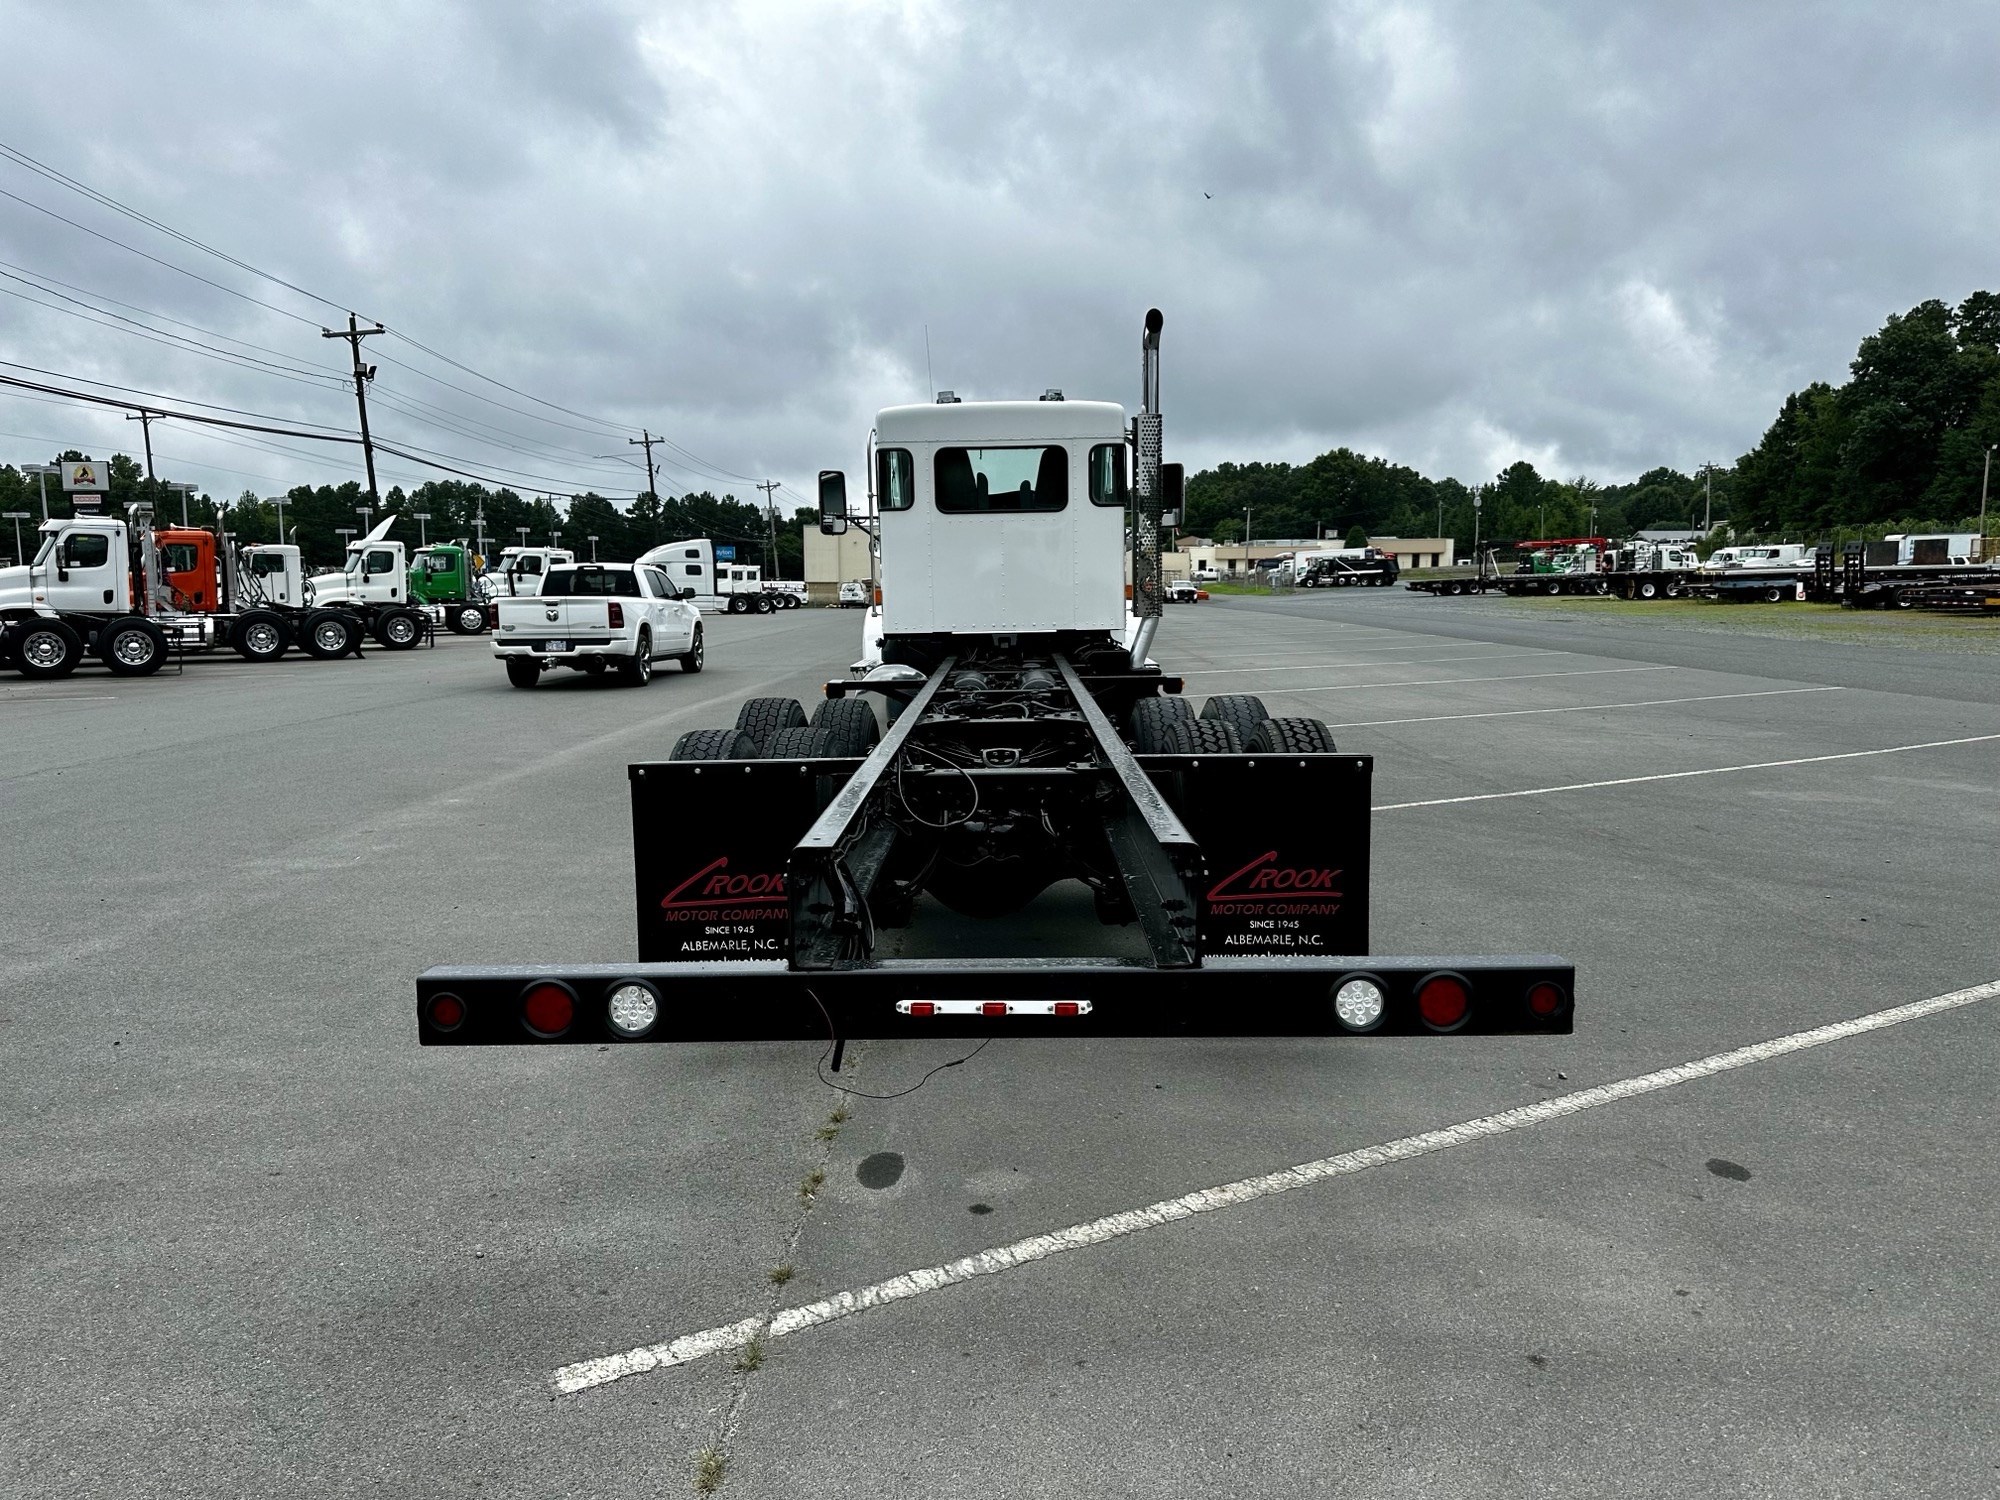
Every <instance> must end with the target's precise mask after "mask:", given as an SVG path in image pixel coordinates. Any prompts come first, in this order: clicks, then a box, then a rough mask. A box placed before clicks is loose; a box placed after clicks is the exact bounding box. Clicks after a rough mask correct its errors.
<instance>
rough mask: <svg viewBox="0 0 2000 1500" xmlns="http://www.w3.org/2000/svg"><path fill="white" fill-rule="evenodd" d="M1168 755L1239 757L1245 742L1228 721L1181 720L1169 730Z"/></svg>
mask: <svg viewBox="0 0 2000 1500" xmlns="http://www.w3.org/2000/svg"><path fill="white" fill-rule="evenodd" d="M1165 749H1166V753H1167V754H1168V755H1238V754H1241V753H1242V750H1243V740H1242V738H1241V736H1239V735H1238V734H1237V733H1236V726H1235V725H1234V724H1232V723H1230V722H1229V721H1228V720H1227V719H1180V720H1177V721H1175V722H1174V723H1172V724H1169V725H1168V726H1167V743H1166V746H1165Z"/></svg>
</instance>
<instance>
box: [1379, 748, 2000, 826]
mask: <svg viewBox="0 0 2000 1500" xmlns="http://www.w3.org/2000/svg"><path fill="white" fill-rule="evenodd" d="M1993 740H2000V734H1971V735H1967V736H1965V737H1964V738H1963V739H1956V740H1925V741H1923V742H1922V743H1921V744H1916V745H1884V746H1883V747H1882V748H1881V749H1879V750H1843V751H1841V752H1840V754H1838V755H1801V756H1799V757H1797V758H1796V759H1793V760H1759V761H1753V762H1751V763H1750V764H1749V765H1747V766H1710V767H1708V768H1707V769H1706V770H1702V771H1662V772H1660V773H1659V774H1658V775H1656V776H1620V777H1618V778H1617V779H1616V780H1615V781H1573V782H1571V783H1569V785H1567V786H1537V787H1529V788H1527V789H1526V790H1525V791H1519V792H1480V793H1478V794H1476V795H1474V796H1471V797H1432V798H1430V799H1429V800H1427V801H1424V802H1385V803H1383V804H1382V806H1380V807H1377V808H1373V809H1371V810H1372V811H1374V812H1401V811H1403V810H1404V809H1405V808H1411V807H1451V806H1454V805H1456V804H1458V803H1460V802H1498V801H1501V800H1502V799H1504V798H1507V797H1546V796H1549V795H1550V794H1552V793H1555V792H1591V791H1596V790H1597V789H1598V788H1600V787H1607V786H1637V785H1639V783H1641V782H1644V781H1685V780H1686V779H1687V778H1688V777H1690V776H1722V775H1726V774H1728V773H1729V772H1731V771H1770V770H1775V769H1776V768H1778V767H1780V766H1816V765H1821V764H1823V763H1825V762H1827V761H1830V760H1861V759H1863V758H1864V757H1866V756H1870V755H1901V754H1902V753H1903V752H1904V751H1906V750H1942V749H1943V748H1945V747H1946V746H1947V745H1984V744H1988V743H1990V742H1991V741H1993Z"/></svg>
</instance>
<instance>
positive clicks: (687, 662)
mask: <svg viewBox="0 0 2000 1500" xmlns="http://www.w3.org/2000/svg"><path fill="white" fill-rule="evenodd" d="M674 660H675V661H677V662H679V663H680V664H681V670H682V671H683V672H687V673H690V674H692V673H695V672H699V671H700V670H701V668H702V645H701V627H700V626H699V625H697V626H695V628H694V639H693V640H692V641H690V642H688V649H687V655H685V656H677V657H675V658H674Z"/></svg>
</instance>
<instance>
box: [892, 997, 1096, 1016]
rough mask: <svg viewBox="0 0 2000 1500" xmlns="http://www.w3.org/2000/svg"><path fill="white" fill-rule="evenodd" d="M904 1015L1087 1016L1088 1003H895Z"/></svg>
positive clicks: (972, 1001) (1059, 1001)
mask: <svg viewBox="0 0 2000 1500" xmlns="http://www.w3.org/2000/svg"><path fill="white" fill-rule="evenodd" d="M896 1010H897V1012H898V1013H899V1014H901V1015H906V1016H1061V1017H1064V1018H1065V1019H1067V1018H1070V1017H1075V1016H1087V1015H1089V1014H1090V1012H1091V1003H1090V1002H1089V1001H1088V1000H898V1001H897V1002H896Z"/></svg>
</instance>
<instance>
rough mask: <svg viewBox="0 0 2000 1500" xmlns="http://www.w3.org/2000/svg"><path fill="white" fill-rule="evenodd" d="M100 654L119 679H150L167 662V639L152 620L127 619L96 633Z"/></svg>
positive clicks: (126, 617) (137, 617)
mask: <svg viewBox="0 0 2000 1500" xmlns="http://www.w3.org/2000/svg"><path fill="white" fill-rule="evenodd" d="M97 654H98V655H99V656H101V657H102V658H103V659H104V665H105V666H107V667H109V668H111V670H112V671H113V672H114V673H116V674H117V675H118V676H120V677H150V676H152V675H153V673H155V672H157V671H159V670H160V666H161V663H163V662H165V661H166V659H167V638H166V635H165V634H164V633H163V632H162V631H161V629H160V627H159V626H157V625H155V624H154V623H153V622H152V621H151V620H143V619H141V618H140V617H139V616H137V615H126V616H125V617H124V618H123V619H120V620H113V621H112V622H111V623H110V624H109V625H107V626H105V627H104V628H103V629H102V630H100V631H98V632H97Z"/></svg>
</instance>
